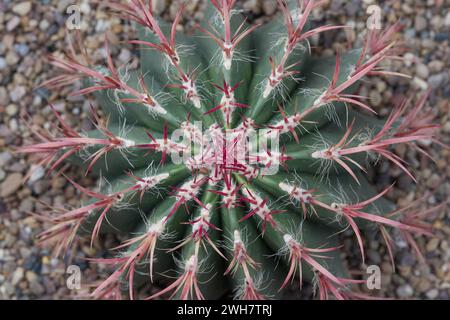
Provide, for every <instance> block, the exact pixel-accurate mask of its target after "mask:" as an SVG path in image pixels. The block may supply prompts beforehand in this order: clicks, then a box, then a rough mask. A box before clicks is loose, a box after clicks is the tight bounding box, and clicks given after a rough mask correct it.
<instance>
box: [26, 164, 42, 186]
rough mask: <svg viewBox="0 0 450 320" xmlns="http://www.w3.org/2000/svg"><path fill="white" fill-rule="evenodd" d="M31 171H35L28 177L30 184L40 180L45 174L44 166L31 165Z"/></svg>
mask: <svg viewBox="0 0 450 320" xmlns="http://www.w3.org/2000/svg"><path fill="white" fill-rule="evenodd" d="M31 172H33V173H32V174H31V176H30V178H29V179H28V183H29V184H33V183H34V182H36V181H38V180H40V179H41V178H42V177H43V176H44V175H45V170H44V168H42V166H36V165H32V166H31Z"/></svg>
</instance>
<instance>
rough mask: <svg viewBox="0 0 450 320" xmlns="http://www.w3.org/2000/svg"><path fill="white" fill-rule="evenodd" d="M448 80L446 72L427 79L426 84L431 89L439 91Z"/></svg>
mask: <svg viewBox="0 0 450 320" xmlns="http://www.w3.org/2000/svg"><path fill="white" fill-rule="evenodd" d="M448 78H449V76H448V73H447V72H441V73H438V74H435V75H432V76H431V77H430V78H428V84H429V85H430V87H431V88H433V89H439V88H440V87H442V86H443V85H445V84H446V83H447V82H448Z"/></svg>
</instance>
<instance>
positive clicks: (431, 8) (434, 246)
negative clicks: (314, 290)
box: [0, 0, 450, 299]
mask: <svg viewBox="0 0 450 320" xmlns="http://www.w3.org/2000/svg"><path fill="white" fill-rule="evenodd" d="M98 2H99V1H87V0H79V1H76V0H39V1H19V0H15V1H11V0H0V39H1V41H0V299H67V298H73V297H77V296H80V295H82V294H83V292H84V291H83V290H81V291H77V290H69V289H68V287H67V285H66V280H67V278H68V276H69V275H68V274H67V273H66V269H67V266H68V265H70V264H76V265H78V266H80V268H81V271H82V279H81V281H82V286H83V287H85V286H86V285H87V284H88V283H92V282H95V281H96V280H98V279H100V278H104V276H105V275H106V274H107V273H106V272H107V270H105V269H104V268H103V267H102V266H98V265H94V264H88V263H87V262H86V261H85V260H84V259H85V258H86V257H101V256H105V255H106V254H107V251H106V249H105V248H111V247H112V246H113V245H114V244H115V243H117V239H115V238H114V237H110V236H103V237H102V238H101V240H100V241H98V242H97V243H96V244H95V246H94V248H92V249H91V248H90V246H89V243H88V241H85V240H83V239H80V240H79V241H78V242H77V245H76V246H75V248H74V252H73V259H72V260H68V259H55V258H52V257H51V253H50V252H49V251H48V250H47V249H45V248H41V247H39V245H38V244H37V243H36V240H35V236H36V234H38V233H39V232H41V231H42V230H43V227H44V225H43V224H42V222H40V221H39V220H37V219H36V218H35V217H34V216H33V215H30V213H31V212H35V213H39V211H40V210H43V209H44V207H45V205H44V204H48V205H51V206H54V207H61V206H71V205H72V206H77V205H79V203H80V195H79V194H77V192H76V190H75V189H74V188H73V186H71V185H69V184H68V183H67V181H66V179H65V178H63V177H61V176H57V175H54V174H52V175H49V176H46V175H45V172H44V169H43V168H39V167H35V166H34V165H33V163H32V162H30V161H27V159H26V158H25V157H22V156H19V155H17V154H14V152H13V149H14V147H17V146H20V145H22V144H24V143H29V142H31V141H32V139H31V135H30V128H29V127H27V126H26V125H25V122H24V121H23V120H22V118H23V117H29V119H30V120H31V123H32V125H33V126H39V127H45V128H50V127H51V124H52V123H53V122H54V118H53V115H52V114H51V112H50V108H49V107H48V102H52V103H53V104H54V106H55V107H56V109H57V110H58V111H60V112H63V113H64V115H65V117H66V120H67V121H68V122H69V123H70V124H71V125H72V126H73V127H74V128H76V129H82V130H88V129H91V127H92V124H91V122H90V120H89V119H88V117H87V111H88V106H89V100H87V99H81V98H77V99H66V96H67V93H68V92H69V91H70V89H69V88H68V89H65V90H60V91H58V92H50V91H48V90H46V89H44V88H37V86H38V85H39V84H40V83H41V82H42V81H44V80H46V79H48V78H50V77H52V76H54V75H56V74H57V73H56V72H57V71H56V70H55V69H54V68H52V67H50V66H49V65H48V64H47V62H46V56H47V54H49V53H63V52H64V50H65V49H67V42H66V40H65V38H66V32H67V28H66V22H67V19H68V18H69V16H70V14H69V13H67V8H69V7H70V6H71V5H76V6H77V8H79V10H80V11H79V12H80V16H79V17H80V21H79V22H80V25H79V26H80V28H81V34H82V37H83V40H84V44H85V46H86V49H87V51H88V53H89V55H90V57H91V58H92V60H93V61H94V62H101V63H103V58H104V57H105V55H104V48H103V45H104V42H103V39H104V34H105V33H107V34H108V38H109V39H110V41H111V44H112V45H111V47H112V53H113V56H114V57H115V59H114V60H115V62H116V63H117V64H119V65H120V64H124V63H130V64H131V65H132V66H137V59H136V57H137V51H136V48H133V47H131V46H129V45H127V44H126V40H128V39H132V38H133V37H134V34H133V30H132V29H131V28H130V26H129V24H128V22H125V21H122V20H121V19H120V18H118V17H116V16H114V15H112V14H111V13H110V12H108V10H106V9H105V8H104V7H102V6H101V5H99V4H98ZM180 2H181V1H175V0H172V1H170V0H154V6H155V11H156V12H157V13H158V14H160V15H162V16H163V17H164V18H165V19H168V20H172V19H173V18H174V16H175V14H176V12H177V10H178V8H179V5H180ZM326 2H327V3H326V4H325V5H324V6H323V8H322V9H319V10H316V11H315V12H314V15H313V17H314V23H317V24H320V25H324V24H345V25H350V26H351V27H352V28H348V29H346V31H345V32H344V31H339V32H327V33H325V34H323V35H321V36H320V37H318V38H316V39H313V41H312V45H313V47H315V48H314V54H319V55H327V54H328V55H329V54H333V53H334V52H335V51H336V50H345V49H347V48H349V47H351V46H353V45H358V44H361V38H360V37H361V35H362V34H364V33H365V32H366V28H367V26H366V22H367V19H368V18H369V14H367V12H366V10H367V8H368V7H369V6H370V5H378V6H379V7H380V8H381V11H380V12H381V21H380V22H381V27H382V29H384V28H387V27H388V26H390V25H392V24H393V23H396V22H397V21H399V22H400V23H401V24H402V26H403V29H402V30H401V31H400V32H399V33H398V34H397V35H396V36H397V38H398V39H399V41H404V44H405V46H406V47H407V48H408V53H407V54H406V55H405V59H404V60H403V61H395V62H394V63H392V65H391V69H392V70H394V71H398V72H402V73H404V74H407V75H409V76H410V77H411V79H405V78H398V77H392V78H389V79H387V78H377V77H371V78H368V79H366V80H365V81H364V84H363V88H362V89H361V90H362V94H363V95H365V96H367V97H369V99H370V104H371V105H372V106H373V107H374V109H375V110H376V111H377V112H378V113H379V114H380V115H381V116H386V115H388V114H389V112H390V110H391V108H392V106H393V103H394V102H395V101H398V100H399V99H400V98H401V97H403V96H408V97H411V98H413V100H417V98H418V97H419V96H420V95H421V94H423V93H424V92H425V91H426V90H427V89H428V88H430V89H431V95H430V97H429V99H428V102H427V104H428V105H429V106H431V107H432V113H433V114H434V115H436V119H437V121H438V122H440V124H441V126H442V132H441V133H442V141H443V142H444V143H447V144H450V106H449V97H450V68H449V66H450V46H449V37H450V1H449V0H417V1H415V0H403V1H375V0H329V1H326ZM204 3H205V0H190V1H188V2H187V7H186V11H185V15H184V20H183V21H182V24H181V25H180V29H183V28H189V27H191V26H192V25H193V24H194V23H195V20H200V19H201V18H202V8H203V5H204ZM238 6H239V7H240V8H242V9H244V10H245V11H246V12H247V13H248V14H249V15H250V16H251V18H252V20H261V21H267V20H269V19H271V18H272V17H273V16H274V15H275V14H276V13H277V3H276V1H275V0H247V1H245V0H243V1H240V0H238ZM71 13H72V12H71ZM429 151H430V154H431V155H432V156H433V158H434V160H435V162H433V161H430V160H429V159H427V158H426V157H424V156H423V155H421V154H418V153H416V152H415V151H413V150H407V149H405V148H403V147H399V148H397V149H396V150H395V152H396V153H397V154H398V155H400V156H402V157H403V158H404V159H406V160H407V161H408V162H409V164H410V167H411V168H412V171H413V173H414V174H415V175H416V177H417V180H418V181H419V183H418V184H414V183H413V181H412V180H411V179H410V178H408V177H407V176H406V175H405V174H402V173H401V172H400V171H399V169H398V168H393V167H391V166H390V165H389V163H387V162H383V163H381V164H379V165H378V166H377V167H376V168H374V169H373V170H372V172H371V175H372V180H373V181H374V183H376V184H378V185H380V187H382V186H386V185H387V184H390V183H392V182H394V181H397V183H396V185H395V188H394V189H393V190H392V191H390V192H389V194H388V197H389V198H390V199H391V200H392V201H393V202H395V203H397V204H398V205H406V204H409V203H411V202H412V201H414V200H415V199H420V198H422V197H424V196H426V197H425V198H424V199H425V200H424V201H423V204H421V205H420V206H421V207H423V208H427V207H433V206H435V205H437V204H439V203H443V202H446V203H449V201H450V179H449V178H450V165H449V163H450V151H449V150H445V149H442V148H439V147H437V146H436V145H433V146H432V147H431V148H430V150H429ZM32 167H33V168H34V169H36V170H35V172H34V174H33V175H32V177H31V179H30V180H29V181H28V182H27V183H26V184H23V178H24V176H25V174H26V173H27V172H28V171H29V170H30V168H32ZM64 170H66V172H67V173H68V174H69V175H70V176H71V177H74V180H75V181H77V182H79V183H80V184H81V185H83V186H87V187H94V186H95V183H96V181H95V178H92V177H85V176H84V172H82V171H80V170H79V171H77V170H76V168H70V167H67V168H64ZM81 200H83V199H81ZM428 219H429V221H430V222H432V224H433V226H434V227H435V229H436V237H435V238H419V239H417V243H418V245H419V248H420V250H421V252H422V253H423V255H424V257H425V263H421V262H420V261H419V260H418V259H417V257H416V255H415V254H414V252H413V250H412V249H411V248H408V247H407V245H406V244H405V243H403V242H401V241H397V243H396V244H397V249H396V250H395V261H396V266H397V268H396V270H395V271H394V270H393V268H392V266H391V264H390V261H389V257H388V254H387V252H386V250H385V247H384V245H383V244H382V241H380V239H379V237H378V235H376V234H375V233H374V234H371V233H367V234H366V248H367V256H368V259H367V261H366V264H367V265H371V264H375V265H379V266H380V267H381V271H382V278H381V282H382V285H381V290H379V292H378V291H377V292H371V294H373V295H379V296H384V297H392V298H421V299H449V297H450V246H449V240H450V209H449V205H448V204H447V205H446V206H444V207H443V208H442V210H438V211H436V212H435V213H434V214H432V215H430V216H429V217H428ZM342 236H343V238H344V240H343V241H344V244H345V246H344V250H343V251H344V252H343V255H344V256H347V258H348V259H347V261H348V262H349V265H348V267H349V269H350V270H363V269H362V267H363V266H362V265H361V260H360V257H359V250H358V249H357V248H356V241H355V239H354V238H353V235H352V233H351V232H350V233H348V234H345V233H344V234H343V235H342ZM310 295H311V288H309V287H306V288H305V290H304V292H303V293H302V296H303V297H309V296H310ZM295 297H297V294H296V293H295V292H294V291H293V292H292V298H295Z"/></svg>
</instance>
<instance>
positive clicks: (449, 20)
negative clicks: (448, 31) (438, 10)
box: [444, 11, 450, 27]
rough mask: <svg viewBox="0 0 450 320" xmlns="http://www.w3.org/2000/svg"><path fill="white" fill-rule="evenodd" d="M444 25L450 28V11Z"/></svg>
mask: <svg viewBox="0 0 450 320" xmlns="http://www.w3.org/2000/svg"><path fill="white" fill-rule="evenodd" d="M444 25H445V26H446V27H450V11H449V12H447V15H446V16H445V21H444Z"/></svg>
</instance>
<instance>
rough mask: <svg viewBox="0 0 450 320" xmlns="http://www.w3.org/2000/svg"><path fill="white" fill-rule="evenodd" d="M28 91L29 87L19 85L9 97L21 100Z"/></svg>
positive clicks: (17, 100) (15, 100) (16, 100)
mask: <svg viewBox="0 0 450 320" xmlns="http://www.w3.org/2000/svg"><path fill="white" fill-rule="evenodd" d="M26 92H27V89H26V88H25V87H24V86H17V87H15V88H14V89H13V90H12V91H11V92H10V93H9V97H10V98H11V101H13V102H19V100H20V99H22V98H23V97H24V96H25V94H26Z"/></svg>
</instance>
